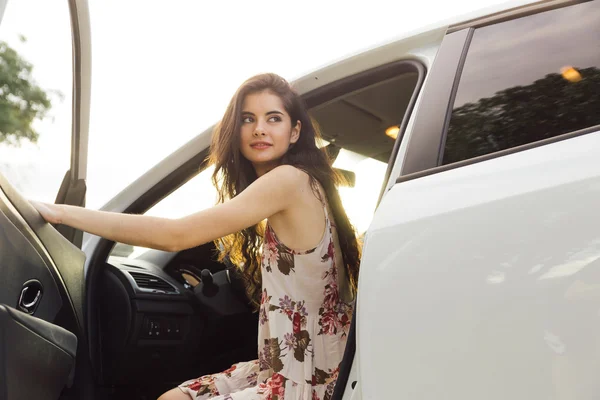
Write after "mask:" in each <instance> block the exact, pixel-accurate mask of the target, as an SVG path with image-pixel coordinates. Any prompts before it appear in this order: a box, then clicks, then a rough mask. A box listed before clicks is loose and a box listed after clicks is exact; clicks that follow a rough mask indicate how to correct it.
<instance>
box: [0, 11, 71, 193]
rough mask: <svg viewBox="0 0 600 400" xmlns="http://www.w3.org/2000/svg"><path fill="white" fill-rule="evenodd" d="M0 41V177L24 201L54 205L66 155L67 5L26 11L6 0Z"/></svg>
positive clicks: (68, 120)
mask: <svg viewBox="0 0 600 400" xmlns="http://www.w3.org/2000/svg"><path fill="white" fill-rule="evenodd" d="M49 15H51V16H52V18H48V16H49ZM0 38H1V39H0V80H2V89H0V97H1V98H2V100H1V101H0V173H1V174H2V175H4V176H5V177H6V179H8V181H9V182H10V183H11V184H12V185H13V186H15V187H16V188H17V189H18V190H19V191H20V192H21V193H22V194H23V195H24V196H25V197H27V198H31V199H37V200H41V201H47V202H54V200H55V198H56V194H57V193H58V189H59V187H60V184H61V182H62V179H63V177H64V175H65V172H66V171H67V170H68V169H69V160H70V152H71V119H72V112H71V90H72V89H71V88H72V50H71V49H72V43H71V22H70V14H69V6H68V2H67V1H56V2H55V1H45V2H36V4H35V12H32V6H31V4H30V2H27V1H9V2H8V4H7V6H6V10H5V13H4V17H3V19H2V24H0Z"/></svg>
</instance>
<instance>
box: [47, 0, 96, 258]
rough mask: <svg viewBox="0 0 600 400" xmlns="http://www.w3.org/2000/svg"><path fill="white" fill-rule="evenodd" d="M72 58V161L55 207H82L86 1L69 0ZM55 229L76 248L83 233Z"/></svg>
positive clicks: (88, 73)
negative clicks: (65, 205) (62, 205)
mask: <svg viewBox="0 0 600 400" xmlns="http://www.w3.org/2000/svg"><path fill="white" fill-rule="evenodd" d="M68 2H69V11H70V15H71V40H72V49H73V52H72V56H73V63H72V65H73V86H72V123H71V158H70V162H69V169H68V170H67V171H66V173H65V176H64V178H63V180H62V183H61V185H60V188H59V190H58V193H57V195H56V200H55V203H56V204H68V205H73V206H81V207H85V197H86V192H87V184H86V177H87V159H88V137H89V128H90V98H91V84H92V82H91V78H92V42H91V26H90V14H89V6H88V0H68ZM56 229H57V230H58V231H59V232H60V233H61V234H62V235H63V236H64V237H66V238H67V239H68V240H69V241H70V242H71V243H73V244H75V245H76V246H77V247H78V248H81V247H82V241H83V232H81V231H79V230H76V229H74V228H71V227H68V226H65V225H60V226H57V227H56Z"/></svg>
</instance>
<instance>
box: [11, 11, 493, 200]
mask: <svg viewBox="0 0 600 400" xmlns="http://www.w3.org/2000/svg"><path fill="white" fill-rule="evenodd" d="M496 3H502V1H497V0H486V1H481V0H479V1H478V0H462V1H452V2H440V1H418V2H416V1H411V2H408V1H394V2H392V1H386V0H381V1H369V2H361V3H350V2H348V1H345V2H341V1H329V2H328V1H323V0H320V1H314V0H305V1H296V2H292V1H264V0H257V1H252V2H248V1H246V2H242V1H236V2H233V1H211V2H206V1H197V0H188V1H183V0H170V1H168V2H167V1H160V2H159V1H149V0H145V1H142V0H90V14H91V21H92V58H93V67H92V68H93V69H92V102H91V122H90V139H89V158H88V198H87V201H88V207H91V208H98V207H100V206H102V205H103V204H104V203H105V202H107V201H108V200H109V199H110V198H111V197H113V196H114V195H116V194H117V193H118V192H119V191H120V190H122V189H123V188H124V187H125V186H127V185H128V184H129V183H131V181H133V180H134V179H135V178H137V177H138V176H140V175H141V174H142V173H143V172H145V171H146V170H148V169H149V168H150V167H152V166H153V165H155V164H156V163H157V162H159V161H160V160H161V159H162V158H164V157H166V156H167V155H168V154H169V153H171V152H172V151H174V150H175V149H177V148H178V147H179V146H181V145H182V144H184V143H185V142H187V141H188V140H190V139H191V138H192V137H194V136H195V135H196V134H198V133H200V132H202V131H203V130H204V129H205V128H206V127H208V126H209V125H211V124H212V123H214V122H216V120H217V119H218V118H219V117H220V115H221V114H222V112H223V111H224V109H225V106H226V104H227V102H228V101H229V99H230V97H231V95H232V94H233V92H234V91H235V89H236V88H237V87H238V86H239V84H240V83H241V82H242V81H244V80H245V79H246V78H248V77H250V76H251V75H254V74H256V73H260V72H266V71H272V72H276V73H278V74H280V75H282V76H283V77H285V78H287V79H290V80H293V79H295V78H298V77H300V76H302V75H303V74H304V73H307V72H309V71H311V70H314V69H316V68H317V67H320V66H323V65H325V64H328V63H330V62H331V61H333V60H336V59H339V58H341V57H343V56H345V55H348V54H352V53H356V52H357V51H359V50H362V49H365V48H368V47H370V46H372V45H374V44H378V43H382V42H385V41H389V40H390V39H392V38H394V37H397V36H401V35H402V34H403V33H404V32H407V31H411V30H414V29H416V28H419V27H420V26H422V25H428V24H431V23H433V22H435V21H437V20H444V19H447V18H449V17H450V16H452V15H457V14H458V15H460V14H464V13H468V12H471V11H472V10H474V9H476V8H483V7H487V6H489V5H492V4H496ZM353 4H360V6H353ZM434 4H435V5H434ZM17 34H24V35H25V36H26V37H27V38H28V41H27V42H26V43H19V42H18V41H17V40H16V37H17V36H16V35H17ZM0 40H4V41H7V42H8V43H9V44H10V45H11V46H13V47H15V48H16V49H17V50H18V51H19V52H20V54H22V55H23V56H24V57H25V58H26V59H27V60H28V61H29V62H31V63H32V64H33V65H34V70H33V76H34V78H35V79H36V81H37V82H38V83H39V84H40V86H41V87H42V88H44V89H56V90H60V91H61V92H63V94H64V95H65V98H64V101H63V102H60V101H59V100H58V99H55V101H54V105H53V108H52V110H51V112H50V117H51V118H47V119H46V120H44V121H41V122H39V121H38V122H36V124H35V126H36V127H37V129H38V131H39V133H40V140H39V143H38V145H29V144H25V145H23V146H22V147H21V148H18V149H15V148H9V147H6V146H2V145H0V172H2V173H3V174H5V176H6V177H7V178H8V179H9V180H10V181H11V182H12V183H13V184H14V185H15V186H16V187H17V188H18V189H19V190H20V191H21V192H22V193H23V194H24V195H25V196H27V197H29V198H35V199H39V200H43V201H54V197H55V194H56V192H57V190H58V187H59V185H60V182H61V180H62V177H63V175H64V173H65V171H66V170H67V168H68V162H69V152H70V122H71V114H70V104H71V93H70V90H71V64H70V63H71V53H70V52H71V43H70V27H69V16H68V7H67V1H66V0H9V1H8V5H7V9H6V12H5V15H4V19H3V21H2V24H1V25H0Z"/></svg>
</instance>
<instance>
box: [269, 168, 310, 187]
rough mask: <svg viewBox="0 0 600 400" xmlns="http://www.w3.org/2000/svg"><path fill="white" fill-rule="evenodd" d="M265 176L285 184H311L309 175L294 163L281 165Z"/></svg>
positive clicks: (296, 185)
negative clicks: (293, 164)
mask: <svg viewBox="0 0 600 400" xmlns="http://www.w3.org/2000/svg"><path fill="white" fill-rule="evenodd" d="M263 178H266V179H269V180H271V181H273V182H277V183H278V184H283V185H285V186H288V187H290V186H294V187H304V186H305V185H308V184H310V177H309V175H308V174H307V173H306V172H304V171H303V170H301V169H299V168H296V167H294V166H292V165H280V166H278V167H276V168H273V169H272V170H271V171H269V172H268V173H266V174H265V175H264V176H263Z"/></svg>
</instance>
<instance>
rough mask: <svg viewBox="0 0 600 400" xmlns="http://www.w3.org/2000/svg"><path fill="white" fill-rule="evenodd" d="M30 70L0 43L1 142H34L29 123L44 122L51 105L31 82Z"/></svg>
mask: <svg viewBox="0 0 600 400" xmlns="http://www.w3.org/2000/svg"><path fill="white" fill-rule="evenodd" d="M21 40H22V41H24V40H25V38H24V37H21ZM32 69H33V66H32V65H31V64H30V63H29V62H27V61H26V60H25V59H23V58H22V57H21V56H20V55H19V54H18V53H17V52H16V51H15V50H14V49H13V48H11V47H10V46H9V45H8V44H7V43H6V42H3V41H0V143H4V144H9V145H19V144H20V143H21V141H22V140H23V139H25V140H29V141H31V142H33V143H35V142H37V139H38V136H39V134H38V132H36V131H35V130H34V129H33V127H32V123H33V121H34V120H35V119H43V118H44V117H45V116H46V113H47V112H48V110H49V109H50V107H51V106H52V104H51V102H50V99H49V96H48V94H47V93H46V92H45V91H44V90H42V89H41V88H40V87H39V86H37V84H36V83H35V81H34V80H33V78H32V74H31V71H32Z"/></svg>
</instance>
